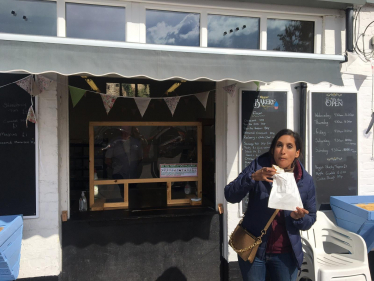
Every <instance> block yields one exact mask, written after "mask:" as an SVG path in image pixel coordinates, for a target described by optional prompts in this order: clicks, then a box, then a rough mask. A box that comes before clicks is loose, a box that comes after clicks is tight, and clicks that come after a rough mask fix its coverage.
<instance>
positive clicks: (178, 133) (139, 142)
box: [89, 122, 202, 210]
mask: <svg viewBox="0 0 374 281" xmlns="http://www.w3.org/2000/svg"><path fill="white" fill-rule="evenodd" d="M89 126H90V127H89V135H90V137H89V160H90V173H89V174H90V192H89V194H90V207H91V210H102V209H111V208H124V209H126V208H129V207H130V208H149V207H162V206H175V205H186V204H187V205H200V204H201V200H202V124H201V123H200V122H90V125H89Z"/></svg>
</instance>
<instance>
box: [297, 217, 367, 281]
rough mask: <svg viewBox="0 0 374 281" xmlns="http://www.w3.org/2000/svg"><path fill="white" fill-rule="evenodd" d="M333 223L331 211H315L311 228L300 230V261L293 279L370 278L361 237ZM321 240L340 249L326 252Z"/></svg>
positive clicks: (346, 280) (355, 280) (343, 280)
mask: <svg viewBox="0 0 374 281" xmlns="http://www.w3.org/2000/svg"><path fill="white" fill-rule="evenodd" d="M334 222H335V219H334V215H333V213H332V211H325V212H320V211H318V212H317V221H316V223H315V224H314V225H313V226H312V228H311V229H309V230H308V231H301V232H300V233H301V242H302V245H303V252H304V261H303V265H302V267H301V272H300V274H299V276H298V278H297V280H300V279H302V278H308V279H311V280H313V281H329V280H334V281H371V277H370V271H369V263H368V257H367V251H366V243H365V241H364V239H362V237H361V236H359V235H357V234H356V233H353V232H350V231H348V230H345V229H343V228H341V227H339V226H337V225H335V224H334ZM324 242H330V244H329V245H330V247H331V246H333V247H334V248H335V249H336V248H339V247H340V248H339V249H340V250H338V251H336V250H335V251H333V252H334V253H331V252H330V251H329V252H330V253H326V251H325V248H327V245H325V248H324ZM337 246H338V247H337ZM342 248H343V249H342Z"/></svg>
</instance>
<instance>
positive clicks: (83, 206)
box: [79, 191, 87, 212]
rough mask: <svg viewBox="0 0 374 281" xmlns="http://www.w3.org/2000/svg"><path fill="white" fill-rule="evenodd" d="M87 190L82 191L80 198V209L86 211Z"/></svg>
mask: <svg viewBox="0 0 374 281" xmlns="http://www.w3.org/2000/svg"><path fill="white" fill-rule="evenodd" d="M84 193H85V191H82V195H81V198H79V211H80V212H86V211H87V198H86V196H84Z"/></svg>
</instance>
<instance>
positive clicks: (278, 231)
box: [266, 161, 303, 254]
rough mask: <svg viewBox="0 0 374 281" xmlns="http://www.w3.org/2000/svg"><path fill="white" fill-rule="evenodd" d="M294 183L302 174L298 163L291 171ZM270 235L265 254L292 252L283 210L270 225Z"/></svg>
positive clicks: (297, 162)
mask: <svg viewBox="0 0 374 281" xmlns="http://www.w3.org/2000/svg"><path fill="white" fill-rule="evenodd" d="M293 174H294V176H295V180H296V182H298V181H299V180H300V179H301V177H302V174H303V171H302V169H301V166H300V163H299V161H296V165H295V167H294V170H293ZM271 229H272V231H271V233H270V236H269V239H268V243H267V246H266V253H272V254H282V253H289V252H292V246H291V242H290V238H289V237H288V234H287V229H286V220H285V217H284V212H283V210H280V211H279V212H278V214H277V216H276V217H275V219H274V220H273V222H272V224H271Z"/></svg>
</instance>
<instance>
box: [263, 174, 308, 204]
mask: <svg viewBox="0 0 374 281" xmlns="http://www.w3.org/2000/svg"><path fill="white" fill-rule="evenodd" d="M268 207H269V208H272V209H280V210H288V211H296V207H299V208H304V207H303V202H302V201H301V197H300V193H299V189H298V188H297V185H296V181H295V177H294V174H293V173H285V172H280V173H277V174H275V175H274V176H273V188H272V189H271V192H270V197H269V203H268Z"/></svg>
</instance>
